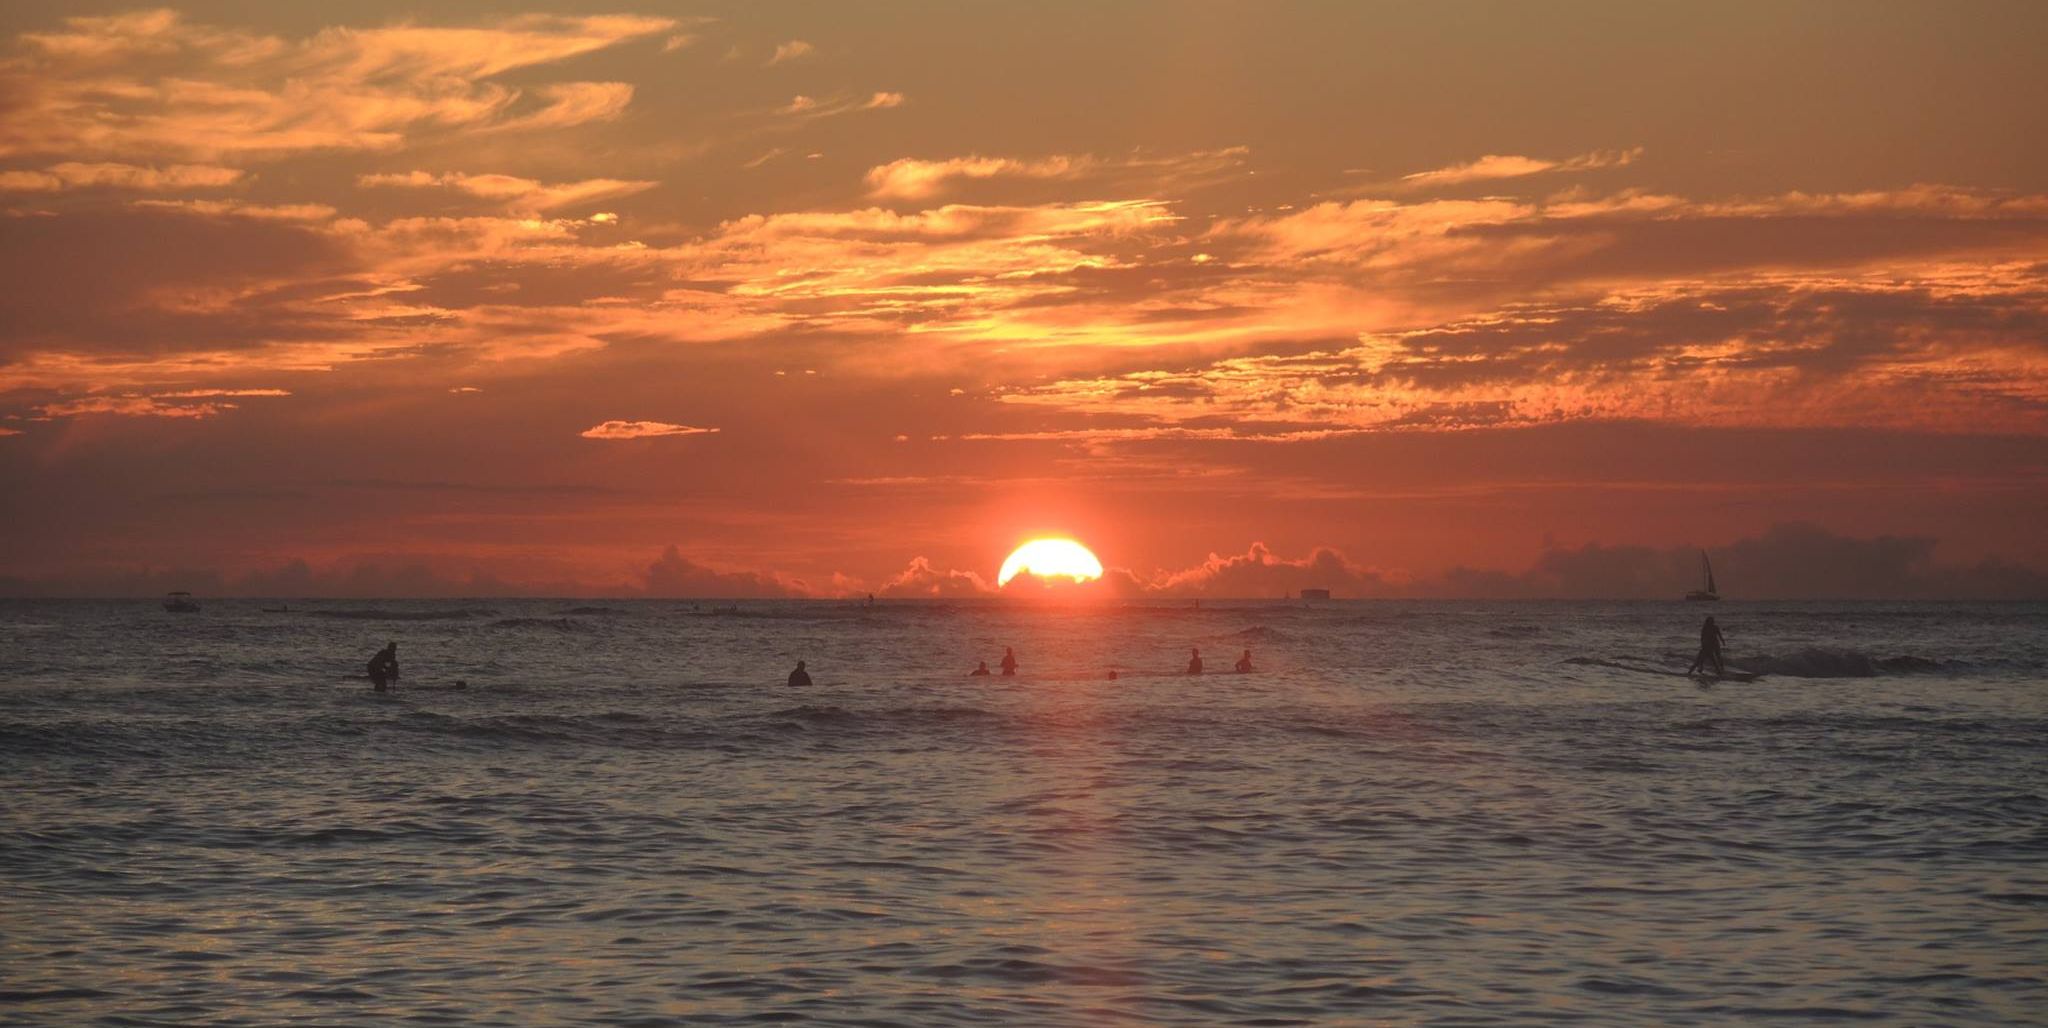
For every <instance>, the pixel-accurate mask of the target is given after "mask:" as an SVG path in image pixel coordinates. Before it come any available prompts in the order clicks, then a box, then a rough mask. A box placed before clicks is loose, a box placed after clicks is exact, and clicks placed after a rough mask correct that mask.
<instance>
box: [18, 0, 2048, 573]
mask: <svg viewBox="0 0 2048 1028" xmlns="http://www.w3.org/2000/svg"><path fill="white" fill-rule="evenodd" d="M2042 53H2048V6H2044V5H2040V4H2037V3H2027V2H2015V3H1996V2H1985V3H1975V4H1971V5H1967V6H1961V7H1959V6H1957V5H1953V4H1947V3H1895V2H1854V3H1849V2H1842V3H1825V2H1816V3H1802V4H1780V3H1722V4H1712V5H1677V4H1637V3H1567V4H1544V5H1535V4H1528V5H1523V4H1505V3H1500V4H1492V3H1488V4H1480V3H1472V4H1461V3H1444V4H1421V3H1400V4H1392V3H1389V4H1374V3H1335V2H1332V3H1308V2H1294V3H1288V2H1275V3H1266V2H1261V3H1217V2H1200V0H1193V2H1157V3H1145V2H1128V3H1116V4H1099V3H1044V4H1031V5H998V4H963V5H940V4H918V5H910V4H873V3H835V4H798V3H774V2H764V3H720V4H701V5H686V4H671V3H654V2H646V3H640V4H633V3H629V2H607V3H584V2H572V0H564V2H559V3H551V4H533V5H522V4H510V3H490V4H463V3H437V4H434V5H431V6H430V7H429V6H428V5H418V4H393V3H385V2H382V0H363V2H357V3H352V4H348V5H340V6H337V5H332V4H313V3H303V4H290V3H251V2H204V3H190V4H185V5H181V6H176V7H162V8H152V7H136V6H129V5H121V4H101V3H95V2H90V0H71V2H65V3H43V2H35V0H23V2H13V3H9V4H7V5H5V6H4V7H0V275H4V279H0V281H4V283H5V285H4V287H0V524H4V526H5V531H4V532H0V593H5V594H13V595H141V594H147V593H149V592H152V591H157V592H160V591H163V590H167V589H173V588H187V589H192V590H194V591H204V592H208V593H211V594H225V593H241V594H249V595H284V596H315V595H336V596H365V595H498V594H539V595H652V596H768V595H790V596H841V595H862V594H865V593H868V592H874V593H878V594H881V595H884V596H933V595H942V596H962V595H984V594H987V593H989V592H990V591H991V590H992V589H993V588H994V583H995V579H996V570H997V568H998V566H999V565H1000V564H1001V563H1002V561H1003V558H1004V557H1005V555H1007V554H1008V553H1009V552H1010V551H1011V549H1012V548H1013V547H1015V546H1016V545H1017V544H1018V543H1020V542H1022V541H1024V540H1026V539H1029V538H1033V537H1036V536H1042V535H1052V536H1068V537H1072V538H1075V539H1078V540H1081V541H1082V542H1084V543H1085V544H1087V545H1088V546H1089V547H1090V548H1092V549H1093V550H1094V551H1095V552H1096V554H1098V555H1099V556H1100V557H1101V559H1102V562H1103V564H1105V565H1106V566H1108V567H1109V568H1110V569H1111V571H1110V573H1109V574H1108V575H1107V576H1106V577H1105V579H1104V582H1103V583H1102V584H1103V586H1104V588H1105V589H1113V590H1114V591H1115V592H1116V593H1117V594H1118V595H1161V596H1185V595H1194V596H1200V595H1211V596H1273V595H1279V594H1281V593H1284V592H1287V591H1290V590H1294V589H1299V588H1304V587H1315V586H1321V587H1329V588H1333V589H1334V590H1335V591H1336V592H1337V593H1338V594H1339V595H1352V596H1381V595H1385V596H1668V595H1677V594H1679V593H1682V592H1683V591H1684V590H1686V589H1689V588H1693V587H1695V586H1696V585H1697V582H1696V581H1695V579H1696V577H1697V561H1698V558H1697V555H1698V553H1699V551H1700V550H1701V549H1705V550H1707V551H1708V552H1710V553H1712V554H1714V555H1715V556H1716V570H1717V573H1718V577H1719V578H1720V580H1721V585H1722V587H1723V590H1724V592H1726V593H1728V594H1729V595H1734V596H1740V595H1749V596H1986V597H2011V596H2031V597H2041V596H2048V533H2043V532H2042V531H2041V525H2043V524H2048V277H2044V269H2048V132H2044V131H2043V130H2044V128H2048V121H2044V117H2043V115H2042V113H2041V112H2042V110H2044V109H2048V62H2043V61H2041V60H2040V59H2039V58H2040V55H2041V54H2042Z"/></svg>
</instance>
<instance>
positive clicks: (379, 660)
mask: <svg viewBox="0 0 2048 1028" xmlns="http://www.w3.org/2000/svg"><path fill="white" fill-rule="evenodd" d="M369 672H370V686H371V688H374V689H376V690H377V691H378V692H383V691H384V686H385V685H386V684H387V683H390V682H396V681H398V644H397V643H395V642H392V643H385V644H384V648H383V649H381V650H378V651H377V655H376V656H374V657H371V658H370V665H369Z"/></svg>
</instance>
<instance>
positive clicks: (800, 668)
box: [789, 660, 811, 685]
mask: <svg viewBox="0 0 2048 1028" xmlns="http://www.w3.org/2000/svg"><path fill="white" fill-rule="evenodd" d="M789 684H791V685H809V684H811V673H810V672H809V671H805V670H804V662H803V661H801V660H799V661H797V662H796V670H795V671H791V672H790V673H789Z"/></svg>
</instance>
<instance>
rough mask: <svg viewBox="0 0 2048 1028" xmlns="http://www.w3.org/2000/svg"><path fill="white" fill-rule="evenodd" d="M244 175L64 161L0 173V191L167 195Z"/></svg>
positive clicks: (196, 167) (190, 167)
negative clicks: (119, 191) (112, 191)
mask: <svg viewBox="0 0 2048 1028" xmlns="http://www.w3.org/2000/svg"><path fill="white" fill-rule="evenodd" d="M244 174H245V173H244V172H243V171H242V170H241V169H239V168H224V167H221V166H219V165H214V164H173V165H170V166H168V167H162V168H157V167H149V166H144V165H136V164H116V163H107V162H100V163H93V164H87V163H82V162H79V161H65V162H63V163H61V164H53V165H51V166H49V167H47V168H44V169H42V170H40V171H25V170H24V171H0V191H13V192H42V193H54V192H59V191H62V190H68V189H95V188H103V189H134V190H140V191H144V192H166V191H169V190H176V189H206V188H217V187H221V186H230V185H233V184H235V183H236V182H238V181H240V180H241V178H242V176H243V175H244Z"/></svg>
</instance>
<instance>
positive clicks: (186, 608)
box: [164, 591, 199, 614]
mask: <svg viewBox="0 0 2048 1028" xmlns="http://www.w3.org/2000/svg"><path fill="white" fill-rule="evenodd" d="M164 609H165V610H168V611H170V612H171V613H173V614H197V613H199V601H198V600H195V599H193V598H192V594H191V593H188V592H182V591H181V592H174V593H169V594H167V595H165V596H164Z"/></svg>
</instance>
